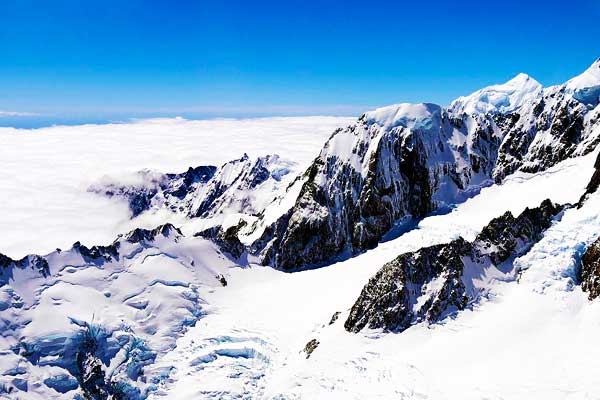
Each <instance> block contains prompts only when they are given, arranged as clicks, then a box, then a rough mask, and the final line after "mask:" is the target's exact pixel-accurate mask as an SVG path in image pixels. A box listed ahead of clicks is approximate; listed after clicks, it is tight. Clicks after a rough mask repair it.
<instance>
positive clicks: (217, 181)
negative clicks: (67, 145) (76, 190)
mask: <svg viewBox="0 0 600 400" xmlns="http://www.w3.org/2000/svg"><path fill="white" fill-rule="evenodd" d="M294 166H295V165H294V163H292V162H290V161H285V160H283V159H281V158H280V157H279V156H278V155H268V156H264V157H258V158H257V159H255V160H252V159H250V157H248V155H247V154H244V155H243V156H242V157H241V158H239V159H236V160H232V161H229V162H227V163H225V164H224V165H222V166H221V167H215V166H212V165H208V166H199V167H194V168H192V167H190V168H189V169H188V170H187V171H186V172H184V173H177V174H174V173H166V174H165V173H160V172H157V171H150V170H143V171H140V172H138V173H136V174H135V176H133V177H131V178H130V179H129V180H130V181H131V182H128V183H124V182H114V179H111V178H109V177H105V178H104V180H103V181H101V182H99V183H97V184H95V185H92V186H91V187H90V188H89V190H90V191H91V192H95V193H99V194H102V195H105V196H108V197H114V196H116V197H120V198H124V199H126V200H127V202H128V204H129V208H130V210H131V214H132V217H137V216H138V215H140V214H141V213H143V212H145V211H149V210H154V211H155V210H159V209H163V208H166V209H168V210H171V211H173V212H179V213H183V214H185V215H187V216H188V217H191V218H196V217H201V218H211V217H215V216H218V215H224V214H246V215H249V216H254V215H256V214H257V213H258V212H260V211H261V210H263V209H264V208H265V206H266V205H267V204H268V203H269V202H270V201H272V200H273V197H274V196H275V195H276V194H277V193H278V192H279V191H280V190H281V189H282V188H285V185H286V183H288V182H289V179H290V173H291V172H292V171H293V168H294Z"/></svg>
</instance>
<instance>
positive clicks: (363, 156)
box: [241, 62, 600, 269]
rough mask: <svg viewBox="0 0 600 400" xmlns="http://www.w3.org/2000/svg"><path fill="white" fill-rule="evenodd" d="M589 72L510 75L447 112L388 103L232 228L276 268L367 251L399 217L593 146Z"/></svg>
mask: <svg viewBox="0 0 600 400" xmlns="http://www.w3.org/2000/svg"><path fill="white" fill-rule="evenodd" d="M599 68H600V62H596V63H594V65H592V66H591V67H590V69H588V70H587V71H586V72H584V73H583V74H582V75H581V76H579V77H577V78H574V79H573V80H571V81H569V82H567V83H566V84H563V85H559V86H553V87H549V88H542V87H541V86H540V85H539V84H538V83H537V82H535V81H534V80H532V79H531V78H529V77H527V76H525V75H519V76H517V77H516V78H514V79H513V80H511V81H509V82H507V83H506V84H504V85H495V86H491V87H488V88H485V89H482V90H480V91H478V92H475V93H474V94H472V95H470V96H467V97H463V98H459V99H457V100H456V101H455V102H453V103H452V105H451V106H450V107H449V108H448V109H446V108H443V107H440V106H437V105H434V104H398V105H393V106H389V107H384V108H380V109H377V110H375V111H372V112H368V113H366V114H364V115H363V116H361V117H360V118H359V119H358V121H357V122H356V123H355V124H352V125H350V126H348V127H346V128H344V129H338V130H336V131H335V132H334V133H333V135H332V136H331V137H330V139H329V140H328V141H327V142H326V143H325V146H324V147H323V149H322V150H321V152H320V154H319V156H318V157H317V158H316V159H315V160H314V161H313V163H312V165H311V166H310V167H309V168H308V169H307V170H306V172H305V173H304V175H303V176H302V177H301V178H299V180H298V182H297V184H296V185H293V186H292V187H290V188H289V189H288V191H289V193H291V194H290V195H289V196H288V195H286V196H285V197H288V200H287V201H285V202H284V203H278V205H277V208H276V209H277V210H278V211H279V217H278V218H273V214H274V212H272V210H267V212H265V216H268V218H267V217H263V220H262V221H257V222H256V223H255V224H254V225H252V226H251V227H249V228H247V229H246V230H245V231H244V230H242V231H241V233H242V241H245V242H251V241H253V243H252V246H251V249H252V250H253V252H254V253H256V254H257V255H258V257H260V258H261V259H262V262H263V263H264V264H266V265H272V266H275V267H277V268H283V269H293V268H297V267H301V266H306V265H311V264H320V263H326V262H330V261H331V260H332V259H334V258H335V257H339V256H344V255H352V254H356V253H358V252H361V251H364V250H366V249H369V248H372V247H374V246H375V245H376V244H377V243H378V242H379V241H380V240H381V239H382V237H383V236H384V235H386V234H388V232H390V230H391V229H392V228H394V227H395V226H397V225H398V224H402V223H403V222H406V220H408V219H415V218H417V219H418V218H422V217H423V216H425V215H427V214H428V213H430V212H432V211H434V210H440V209H444V208H445V207H447V206H449V205H453V204H456V203H459V202H461V201H464V200H465V199H466V198H468V197H469V196H471V195H473V194H476V193H477V191H478V190H480V189H481V188H482V187H484V186H486V185H488V184H490V183H491V180H493V181H495V182H502V180H503V179H504V178H505V177H506V176H508V175H510V174H511V173H513V172H515V171H519V170H521V171H527V172H538V171H543V170H546V169H547V168H549V167H551V166H552V165H555V164H556V163H558V162H560V161H562V160H565V159H566V158H569V157H573V156H578V155H585V154H587V153H589V152H590V151H592V150H593V149H594V148H595V147H596V145H597V144H598V143H599V142H600V122H599V121H600V106H599V103H598V101H597V99H596V100H594V99H593V98H592V97H593V96H591V95H589V94H590V93H592V94H594V93H596V92H595V90H596V89H595V88H596V85H597V83H598V81H597V79H596V78H597V75H598V71H597V70H598V69H599ZM582 91H586V92H585V93H587V94H586V96H585V99H583V98H582V97H581V96H580V94H581V93H583V92H582ZM590 96H591V97H590ZM594 96H595V94H594ZM584 100H585V101H584ZM282 204H285V205H287V206H288V208H284V207H281V205H282Z"/></svg>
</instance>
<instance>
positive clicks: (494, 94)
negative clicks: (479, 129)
mask: <svg viewBox="0 0 600 400" xmlns="http://www.w3.org/2000/svg"><path fill="white" fill-rule="evenodd" d="M542 90H543V87H542V85H541V84H540V83H539V82H538V81H536V80H535V79H533V78H532V77H530V76H529V75H527V74H523V73H520V74H518V75H517V76H515V77H514V78H512V79H511V80H509V81H508V82H506V83H504V84H499V85H492V86H488V87H485V88H483V89H480V90H478V91H476V92H475V93H473V94H471V95H469V96H461V97H459V98H458V99H456V100H454V101H453V102H452V103H451V104H450V107H449V108H450V111H452V112H455V113H459V114H461V113H466V114H469V115H471V114H483V113H492V112H500V113H509V112H511V111H514V110H516V109H518V108H519V107H521V106H522V105H523V104H525V103H526V102H527V101H529V100H532V99H534V98H535V97H538V96H539V95H540V94H541V92H542Z"/></svg>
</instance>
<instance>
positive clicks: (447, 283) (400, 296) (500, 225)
mask: <svg viewBox="0 0 600 400" xmlns="http://www.w3.org/2000/svg"><path fill="white" fill-rule="evenodd" d="M561 209H562V208H561V207H559V206H557V205H554V204H552V202H550V201H549V200H545V201H544V202H543V203H542V204H541V205H540V206H539V207H537V208H534V209H526V210H525V211H523V212H522V213H521V214H520V215H519V216H518V217H516V218H515V217H514V216H513V215H512V214H511V213H510V212H507V213H505V214H504V215H502V216H501V217H498V218H495V219H493V220H492V221H490V223H489V224H488V225H487V226H486V227H485V228H484V229H483V230H482V231H481V233H480V234H479V235H477V237H476V239H475V240H474V241H473V242H467V241H465V240H464V239H462V238H459V239H457V240H454V241H452V242H450V243H447V244H440V245H435V246H430V247H425V248H422V249H420V250H417V251H415V252H410V253H405V254H402V255H400V256H398V257H397V258H396V259H395V260H393V261H391V262H389V263H387V264H385V265H384V266H383V268H381V269H380V270H379V271H378V272H377V274H375V276H373V277H372V278H371V279H370V280H369V282H368V283H367V285H366V286H365V287H364V288H363V290H362V292H361V294H360V296H359V297H358V299H357V300H356V302H355V303H354V305H353V307H352V310H351V311H350V315H349V316H348V319H347V320H346V322H345V324H344V327H345V328H346V330H348V331H350V332H358V331H360V330H361V329H363V328H364V327H369V328H373V329H374V328H383V329H385V330H389V331H403V330H405V329H407V328H408V327H410V326H411V325H412V324H415V323H418V322H421V321H427V322H429V323H431V322H435V321H438V320H440V319H442V318H444V316H446V315H448V314H451V313H453V312H455V311H457V310H463V309H465V308H466V307H467V305H468V304H469V303H470V302H471V301H474V300H476V299H477V297H478V295H479V293H480V286H479V285H481V283H475V282H474V279H473V278H474V277H479V278H480V279H481V277H482V276H485V274H483V271H484V270H485V269H489V268H497V267H499V266H501V265H502V264H503V263H504V262H506V261H507V260H509V259H510V258H511V257H514V256H517V255H520V254H523V253H524V252H525V251H527V249H529V248H530V247H531V246H532V245H533V244H534V243H535V242H536V241H538V240H539V239H540V238H541V236H542V233H543V232H544V231H545V230H546V229H547V228H548V227H550V224H551V221H552V219H553V218H554V217H555V216H556V215H557V214H558V213H559V212H560V211H561Z"/></svg>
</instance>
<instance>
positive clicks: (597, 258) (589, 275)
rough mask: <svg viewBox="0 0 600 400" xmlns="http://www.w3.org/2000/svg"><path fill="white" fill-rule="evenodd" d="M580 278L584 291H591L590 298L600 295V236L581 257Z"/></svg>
mask: <svg viewBox="0 0 600 400" xmlns="http://www.w3.org/2000/svg"><path fill="white" fill-rule="evenodd" d="M579 280H580V281H581V288H582V289H583V291H584V292H588V293H589V295H588V297H589V299H590V300H594V299H595V298H597V297H598V296H600V238H599V239H597V240H596V241H595V242H594V243H592V244H591V245H590V246H589V247H588V248H587V250H586V251H585V254H584V255H583V257H582V258H581V269H580V271H579Z"/></svg>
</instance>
